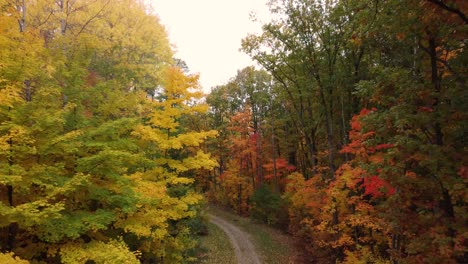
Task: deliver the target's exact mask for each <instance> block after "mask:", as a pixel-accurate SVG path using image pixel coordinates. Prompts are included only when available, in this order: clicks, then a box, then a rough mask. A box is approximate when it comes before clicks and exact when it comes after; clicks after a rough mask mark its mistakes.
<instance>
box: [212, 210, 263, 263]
mask: <svg viewBox="0 0 468 264" xmlns="http://www.w3.org/2000/svg"><path fill="white" fill-rule="evenodd" d="M209 217H210V221H211V222H212V223H213V224H215V225H217V226H219V227H220V228H221V229H222V230H223V231H224V232H226V234H227V235H228V237H229V240H231V244H232V246H233V247H234V251H235V253H236V257H237V263H239V264H261V263H262V262H261V261H260V257H259V256H258V254H257V252H256V251H255V247H254V246H253V244H252V242H251V241H250V238H249V236H248V235H247V233H245V232H244V231H242V230H240V229H239V228H238V227H236V226H235V225H233V224H231V223H229V222H227V221H225V220H224V219H222V218H220V217H217V216H215V215H212V214H209Z"/></svg>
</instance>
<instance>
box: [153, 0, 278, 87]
mask: <svg viewBox="0 0 468 264" xmlns="http://www.w3.org/2000/svg"><path fill="white" fill-rule="evenodd" d="M147 1H149V2H151V4H152V7H153V9H154V12H155V13H156V14H157V15H158V16H159V17H160V19H161V23H162V24H163V25H165V27H166V30H167V31H168V33H169V40H170V42H171V43H172V44H174V45H175V47H176V52H177V53H176V57H178V58H180V59H182V60H184V61H185V62H186V63H187V65H188V67H189V69H190V71H191V72H192V73H200V83H201V85H202V87H203V90H204V91H205V92H209V91H210V88H211V87H213V86H216V85H221V84H224V83H226V82H227V81H228V80H229V79H230V78H231V77H234V76H235V75H236V73H237V70H238V69H242V68H244V67H246V66H249V65H254V63H253V62H252V61H251V60H250V57H249V56H247V55H246V54H244V53H242V52H240V51H239V48H240V46H241V39H242V38H244V37H246V36H247V34H248V33H258V32H260V27H261V25H260V23H259V22H252V21H251V19H250V13H251V12H255V13H256V14H257V16H258V17H259V18H260V19H261V20H268V19H269V15H268V14H269V11H268V7H267V6H266V3H267V0H147Z"/></svg>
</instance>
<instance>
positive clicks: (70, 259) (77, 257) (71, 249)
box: [60, 240, 140, 264]
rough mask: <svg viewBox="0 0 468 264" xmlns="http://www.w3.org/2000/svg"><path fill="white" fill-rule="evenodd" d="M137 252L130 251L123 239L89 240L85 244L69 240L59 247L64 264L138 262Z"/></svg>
mask: <svg viewBox="0 0 468 264" xmlns="http://www.w3.org/2000/svg"><path fill="white" fill-rule="evenodd" d="M137 254H138V252H131V251H130V250H129V249H128V247H127V245H126V244H125V243H124V242H123V241H116V240H110V241H108V242H107V243H106V242H102V241H94V240H93V241H91V242H89V243H86V244H82V243H77V242H71V243H67V244H65V245H63V246H62V247H61V248H60V256H61V260H62V263H64V264H68V263H70V264H77V263H83V264H84V263H87V261H94V263H97V264H112V263H122V264H133V263H135V264H138V263H140V261H138V258H137V256H136V255H137Z"/></svg>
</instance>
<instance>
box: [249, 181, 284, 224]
mask: <svg viewBox="0 0 468 264" xmlns="http://www.w3.org/2000/svg"><path fill="white" fill-rule="evenodd" d="M250 201H251V202H252V209H251V210H250V216H251V217H252V218H253V219H255V220H258V221H261V222H263V223H266V224H268V225H272V226H279V227H284V226H287V223H286V222H285V221H287V219H286V218H285V216H286V215H287V212H286V209H285V201H284V200H283V199H282V198H281V196H280V194H279V193H276V192H274V191H272V189H271V187H270V186H268V185H262V186H260V187H259V188H257V189H256V190H255V192H254V193H253V195H252V197H251V198H250Z"/></svg>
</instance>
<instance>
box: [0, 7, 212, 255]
mask: <svg viewBox="0 0 468 264" xmlns="http://www.w3.org/2000/svg"><path fill="white" fill-rule="evenodd" d="M172 54H173V53H172V50H171V48H170V45H169V42H168V39H167V36H166V32H165V30H164V28H163V27H162V26H161V24H160V23H159V21H158V19H157V18H156V17H154V16H151V15H148V14H147V13H146V12H145V9H144V6H143V5H142V3H141V2H139V1H134V0H119V1H109V0H82V1H68V0H60V1H49V0H36V1H28V0H26V1H10V0H1V1H0V262H2V263H10V262H15V260H14V259H16V262H18V263H23V262H27V261H32V262H34V263H91V262H92V263H110V262H109V261H111V262H112V263H139V262H140V261H141V262H146V263H159V262H164V263H180V262H185V261H188V260H190V259H191V258H193V257H194V255H193V249H194V248H195V246H196V243H195V240H194V233H195V232H197V230H196V229H195V228H193V227H196V226H198V225H197V223H196V221H199V211H200V210H199V209H200V201H201V199H202V197H201V196H200V195H199V194H197V193H196V192H195V191H194V189H193V188H192V182H193V178H194V177H195V176H196V171H197V170H199V169H202V168H204V169H212V168H213V167H214V166H215V165H216V163H215V162H214V161H212V160H211V159H210V157H209V155H208V154H206V153H205V152H203V151H202V150H201V148H200V147H201V144H202V143H203V141H204V140H205V139H206V138H208V137H213V136H215V134H216V132H215V131H203V130H200V129H197V130H196V129H193V128H191V127H190V126H184V125H183V124H184V122H185V123H186V122H187V120H189V119H191V118H197V116H198V115H200V114H202V113H203V112H205V111H206V110H207V106H206V105H203V104H200V103H199V98H200V97H201V96H202V93H201V92H200V91H199V85H198V77H197V76H188V75H186V74H185V73H184V71H183V69H180V68H178V67H175V66H174V65H175V63H174V62H173V59H172ZM20 258H21V259H22V260H20ZM23 260H24V261H23Z"/></svg>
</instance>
